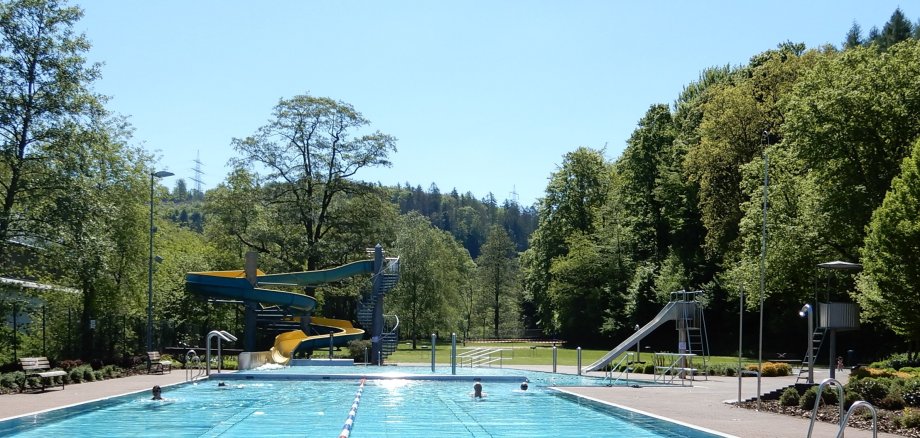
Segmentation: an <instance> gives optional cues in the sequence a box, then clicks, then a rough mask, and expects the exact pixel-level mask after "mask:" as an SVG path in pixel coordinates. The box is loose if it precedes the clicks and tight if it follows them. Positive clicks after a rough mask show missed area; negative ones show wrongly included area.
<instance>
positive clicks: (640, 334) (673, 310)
mask: <svg viewBox="0 0 920 438" xmlns="http://www.w3.org/2000/svg"><path fill="white" fill-rule="evenodd" d="M680 303H681V302H680V301H671V302H669V303H668V304H665V306H664V308H663V309H661V311H660V312H658V315H656V316H655V317H654V318H652V320H651V321H649V323H648V324H646V325H644V326H643V327H642V328H640V329H639V330H638V331H637V332H635V333H633V334H632V336H630V337H628V338H626V340H625V341H623V342H622V343H620V345H617V346H616V348H614V349H613V350H610V352H609V353H607V354H605V355H604V357H602V358H600V359H598V360H597V361H596V362H594V363H592V364H591V365H588V366H586V367H584V368H582V372H587V371H597V370H599V369H601V368H603V367H604V366H606V365H607V364H608V363H610V361H612V360H613V359H615V358H616V357H617V356H619V355H621V354H623V353H625V352H626V351H627V350H629V349H630V348H632V347H633V346H634V345H636V343H637V342H639V341H641V340H642V338H644V337H646V336H648V335H649V334H650V333H652V332H653V331H655V329H656V328H658V327H660V326H661V324H664V323H665V322H667V321H673V320H675V319H677V316H678V310H679V309H680V306H679V305H678V304H680Z"/></svg>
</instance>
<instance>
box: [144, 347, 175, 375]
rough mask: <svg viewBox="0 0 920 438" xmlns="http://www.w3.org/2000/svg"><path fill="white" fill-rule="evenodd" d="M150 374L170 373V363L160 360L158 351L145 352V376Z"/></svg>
mask: <svg viewBox="0 0 920 438" xmlns="http://www.w3.org/2000/svg"><path fill="white" fill-rule="evenodd" d="M152 372H156V373H160V374H163V373H171V372H172V362H170V361H168V360H161V359H160V352H159V351H148V352H147V374H150V373H152Z"/></svg>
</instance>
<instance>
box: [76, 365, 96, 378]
mask: <svg viewBox="0 0 920 438" xmlns="http://www.w3.org/2000/svg"><path fill="white" fill-rule="evenodd" d="M79 369H80V370H81V371H83V381H84V382H95V381H96V374H95V373H93V367H91V366H89V365H83V366H81V367H80V368H79Z"/></svg>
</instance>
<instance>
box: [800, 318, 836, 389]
mask: <svg viewBox="0 0 920 438" xmlns="http://www.w3.org/2000/svg"><path fill="white" fill-rule="evenodd" d="M799 316H801V317H802V318H808V336H806V338H807V339H808V342H807V344H808V383H809V384H811V383H815V374H814V370H815V347H814V341H813V340H812V339H813V338H812V336H814V335H813V333H814V332H815V329H814V322H813V321H814V317H813V316H812V309H811V304H806V305H804V306H802V310H799ZM831 366H832V367H833V365H831Z"/></svg>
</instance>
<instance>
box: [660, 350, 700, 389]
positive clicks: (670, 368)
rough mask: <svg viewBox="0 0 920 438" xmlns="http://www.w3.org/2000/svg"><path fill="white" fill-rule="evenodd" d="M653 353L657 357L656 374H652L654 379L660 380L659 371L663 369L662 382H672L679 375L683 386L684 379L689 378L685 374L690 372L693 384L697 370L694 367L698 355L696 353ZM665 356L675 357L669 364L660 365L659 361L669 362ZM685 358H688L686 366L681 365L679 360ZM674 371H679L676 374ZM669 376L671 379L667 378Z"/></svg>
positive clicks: (691, 384) (691, 383)
mask: <svg viewBox="0 0 920 438" xmlns="http://www.w3.org/2000/svg"><path fill="white" fill-rule="evenodd" d="M653 355H654V356H653V357H654V359H655V374H653V375H652V380H653V381H656V382H657V381H658V371H659V370H661V382H662V383H670V382H673V381H674V379H676V378H677V377H681V378H682V380H681V382H680V384H681V386H683V384H684V380H687V379H685V378H683V374H684V373H690V379H689V380H690V386H693V380H694V377H695V375H696V371H697V370H696V368H693V358H694V357H695V356H697V355H696V354H694V353H653ZM665 357H671V358H673V360H672V361H671V362H670V364H669V365H667V366H665V365H658V363H659V362H660V363H662V364H667V363H669V362H667V361H665V360H666V359H665ZM659 358H661V361H660V360H659ZM684 359H686V360H687V361H686V362H685V363H684V365H685V366H679V362H680V361H682V360H684ZM662 361H663V362H662ZM674 371H677V374H674ZM668 376H670V377H671V379H670V380H668V378H667V377H668Z"/></svg>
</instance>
